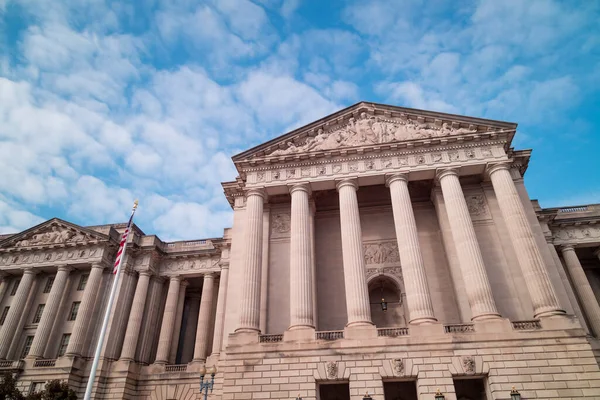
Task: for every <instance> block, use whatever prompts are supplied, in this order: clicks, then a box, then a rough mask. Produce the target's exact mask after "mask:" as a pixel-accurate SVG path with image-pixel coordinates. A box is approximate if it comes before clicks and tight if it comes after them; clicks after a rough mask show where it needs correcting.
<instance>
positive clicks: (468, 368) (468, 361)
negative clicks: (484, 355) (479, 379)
mask: <svg viewBox="0 0 600 400" xmlns="http://www.w3.org/2000/svg"><path fill="white" fill-rule="evenodd" d="M462 364H463V368H464V370H465V372H466V373H467V374H474V373H475V358H473V357H471V356H468V357H463V359H462Z"/></svg>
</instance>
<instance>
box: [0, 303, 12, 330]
mask: <svg viewBox="0 0 600 400" xmlns="http://www.w3.org/2000/svg"><path fill="white" fill-rule="evenodd" d="M8 310H10V307H9V306H6V307H4V310H2V315H0V325H4V321H5V320H6V316H7V315H8Z"/></svg>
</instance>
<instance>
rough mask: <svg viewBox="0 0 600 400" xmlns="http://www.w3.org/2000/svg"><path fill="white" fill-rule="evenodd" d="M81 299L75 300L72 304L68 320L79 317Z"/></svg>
mask: <svg viewBox="0 0 600 400" xmlns="http://www.w3.org/2000/svg"><path fill="white" fill-rule="evenodd" d="M80 304H81V302H80V301H75V302H73V304H72V305H71V312H69V318H68V319H67V321H75V320H76V319H77V312H79V305H80Z"/></svg>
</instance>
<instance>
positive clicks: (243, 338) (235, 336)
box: [227, 330, 260, 346]
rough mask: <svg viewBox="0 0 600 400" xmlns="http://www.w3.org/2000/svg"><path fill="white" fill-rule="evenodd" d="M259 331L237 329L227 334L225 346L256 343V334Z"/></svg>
mask: <svg viewBox="0 0 600 400" xmlns="http://www.w3.org/2000/svg"><path fill="white" fill-rule="evenodd" d="M259 334H260V331H255V330H250V331H246V330H238V331H235V332H234V333H232V334H230V335H229V340H228V342H227V346H245V345H249V344H258V335H259Z"/></svg>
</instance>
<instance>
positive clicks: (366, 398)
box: [363, 392, 373, 400]
mask: <svg viewBox="0 0 600 400" xmlns="http://www.w3.org/2000/svg"><path fill="white" fill-rule="evenodd" d="M363 400H373V398H372V397H371V396H369V392H367V393H365V397H363Z"/></svg>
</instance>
